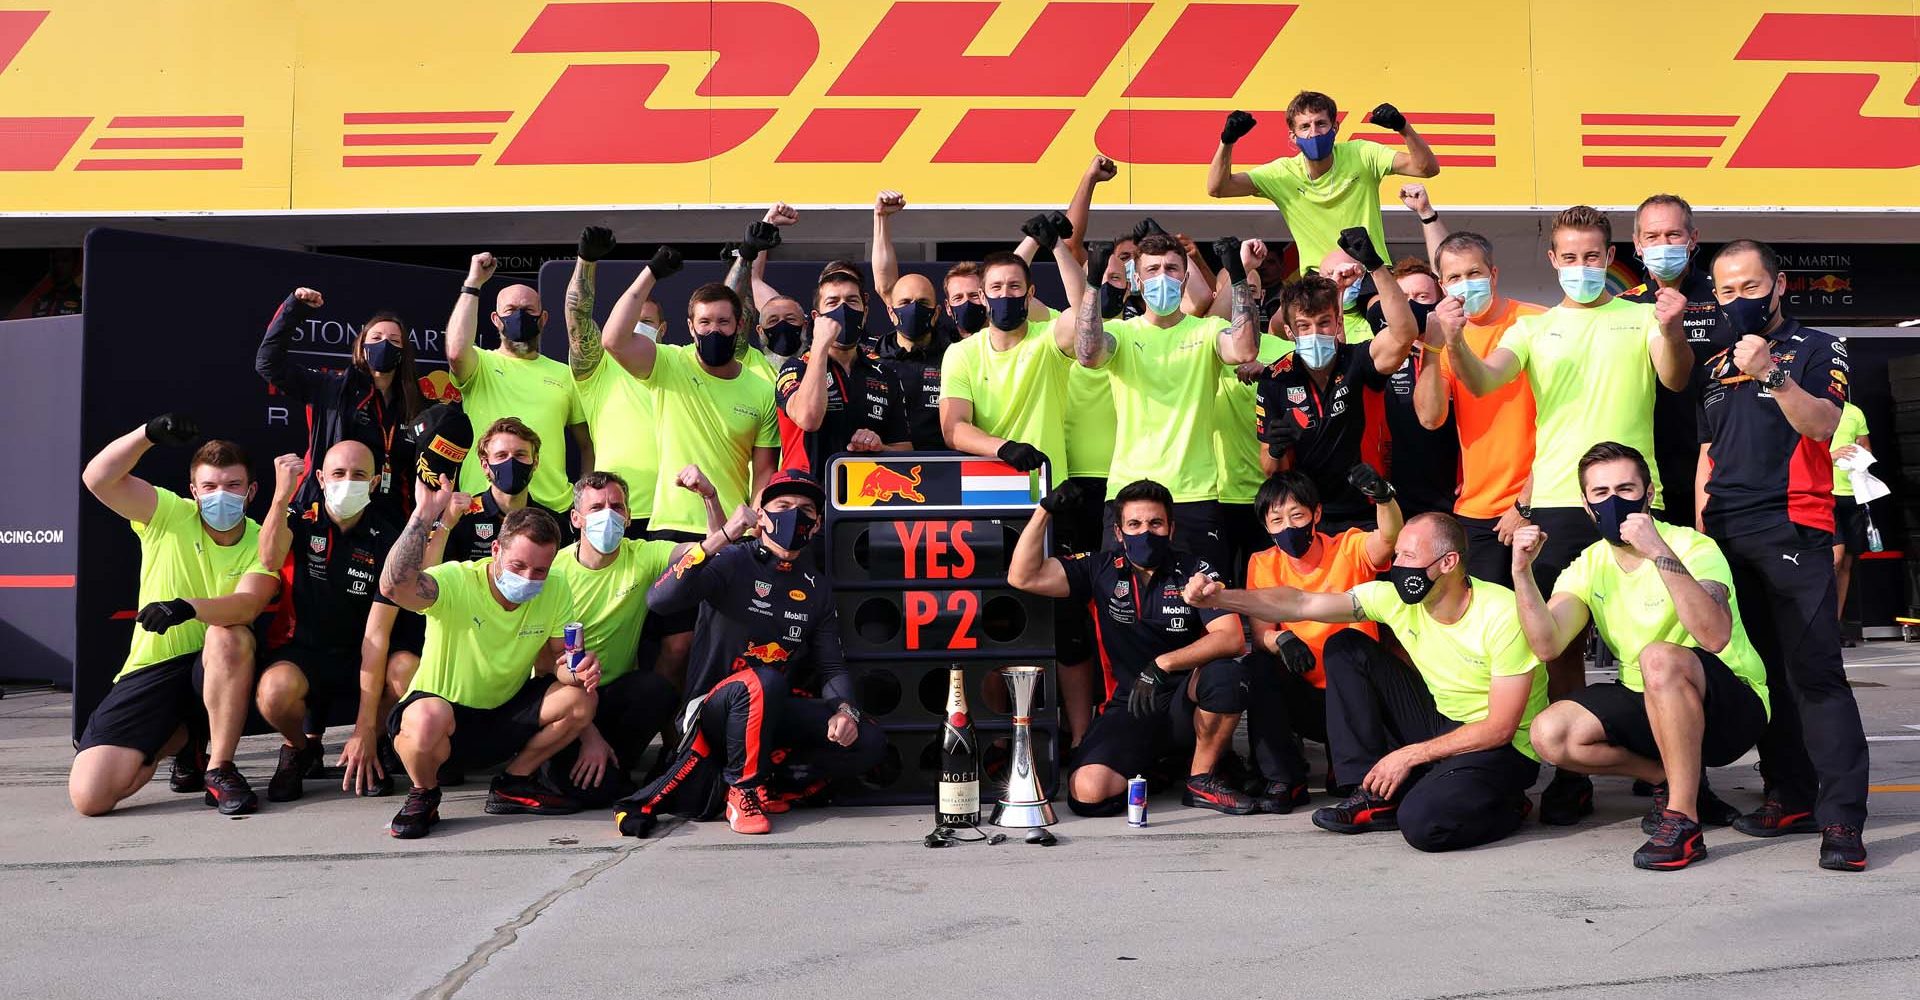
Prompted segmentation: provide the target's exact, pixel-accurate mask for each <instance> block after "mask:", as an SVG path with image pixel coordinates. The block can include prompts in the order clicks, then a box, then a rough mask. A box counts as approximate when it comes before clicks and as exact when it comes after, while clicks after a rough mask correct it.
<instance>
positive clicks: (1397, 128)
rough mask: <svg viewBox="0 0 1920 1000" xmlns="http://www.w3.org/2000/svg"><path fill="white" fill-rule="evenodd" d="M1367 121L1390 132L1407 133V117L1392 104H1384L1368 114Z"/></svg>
mask: <svg viewBox="0 0 1920 1000" xmlns="http://www.w3.org/2000/svg"><path fill="white" fill-rule="evenodd" d="M1367 120H1368V121H1370V122H1372V123H1374V124H1375V125H1378V126H1380V127H1381V128H1384V129H1386V130H1388V131H1390V132H1405V131H1406V130H1407V116H1406V115H1403V114H1401V113H1400V109H1399V108H1396V107H1394V106H1393V105H1391V104H1382V105H1380V106H1379V107H1377V108H1374V109H1373V110H1372V111H1370V112H1368V113H1367Z"/></svg>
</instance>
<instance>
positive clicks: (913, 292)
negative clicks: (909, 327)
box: [887, 274, 939, 307]
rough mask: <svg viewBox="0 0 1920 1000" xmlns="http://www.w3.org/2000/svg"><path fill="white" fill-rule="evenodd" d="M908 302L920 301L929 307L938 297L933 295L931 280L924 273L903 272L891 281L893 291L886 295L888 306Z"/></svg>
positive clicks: (902, 304)
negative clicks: (895, 279)
mask: <svg viewBox="0 0 1920 1000" xmlns="http://www.w3.org/2000/svg"><path fill="white" fill-rule="evenodd" d="M909 302H920V303H923V304H925V305H927V306H929V307H931V306H933V305H934V304H936V303H937V302H939V299H938V298H936V297H935V296H934V291H933V282H932V281H931V280H929V279H928V278H927V276H926V275H924V274H903V275H901V276H900V278H899V280H897V281H895V282H894V283H893V291H892V292H891V293H890V294H888V296H887V304H888V305H890V306H896V307H898V306H904V305H906V304H907V303H909Z"/></svg>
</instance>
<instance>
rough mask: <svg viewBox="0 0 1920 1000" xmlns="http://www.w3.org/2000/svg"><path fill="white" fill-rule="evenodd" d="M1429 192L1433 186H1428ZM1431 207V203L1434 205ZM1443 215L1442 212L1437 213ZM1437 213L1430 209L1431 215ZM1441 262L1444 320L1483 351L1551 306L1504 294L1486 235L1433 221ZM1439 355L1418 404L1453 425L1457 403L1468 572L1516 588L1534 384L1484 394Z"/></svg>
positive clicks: (1423, 420) (1440, 318)
mask: <svg viewBox="0 0 1920 1000" xmlns="http://www.w3.org/2000/svg"><path fill="white" fill-rule="evenodd" d="M1422 195H1423V196H1424V192H1422ZM1429 211H1430V210H1429ZM1438 214H1439V213H1437V212H1436V213H1433V214H1432V217H1433V218H1435V219H1436V220H1437V218H1438ZM1426 217H1427V215H1426V213H1422V218H1423V219H1425V218H1426ZM1426 228H1427V230H1428V236H1429V239H1430V243H1431V244H1437V245H1436V246H1435V249H1434V250H1433V267H1434V270H1435V271H1437V272H1439V274H1440V287H1441V289H1442V290H1444V291H1445V292H1446V293H1447V300H1446V301H1444V302H1442V303H1441V304H1440V305H1439V306H1436V307H1435V308H1434V320H1435V322H1437V323H1440V324H1443V325H1445V324H1453V326H1454V328H1456V329H1462V331H1463V333H1464V335H1465V337H1466V341H1467V346H1468V347H1469V348H1471V349H1472V350H1473V353H1474V354H1475V355H1477V356H1479V357H1482V358H1484V357H1486V356H1487V355H1488V354H1491V353H1493V349H1494V348H1495V347H1498V346H1499V344H1500V338H1501V337H1502V336H1505V334H1506V332H1507V328H1508V327H1510V326H1512V325H1513V323H1514V321H1515V320H1517V319H1519V318H1520V317H1522V316H1531V315H1533V314H1535V313H1541V312H1545V311H1546V310H1545V309H1544V308H1542V307H1540V306H1537V305H1534V304H1533V303H1531V302H1521V301H1518V300H1516V299H1509V298H1505V297H1503V296H1502V295H1501V294H1500V269H1499V268H1498V267H1495V266H1494V264H1493V245H1492V244H1491V243H1488V242H1487V239H1486V237H1484V236H1481V235H1479V234H1478V233H1469V232H1459V233H1454V234H1453V235H1451V236H1449V235H1447V232H1446V229H1445V226H1444V224H1442V223H1440V222H1438V221H1434V222H1430V223H1428V225H1427V227H1426ZM1429 357H1437V358H1438V359H1439V360H1440V363H1439V364H1436V365H1425V366H1423V367H1422V368H1421V370H1420V377H1419V381H1418V382H1417V383H1416V384H1415V386H1414V392H1413V404H1414V410H1415V411H1416V412H1417V413H1418V415H1419V417H1420V425H1421V426H1422V427H1426V428H1429V429H1434V428H1439V427H1442V426H1445V424H1446V422H1447V416H1448V409H1449V404H1451V407H1452V409H1453V411H1454V412H1453V415H1454V425H1455V426H1456V427H1458V428H1459V431H1460V499H1459V500H1458V501H1456V502H1455V503H1454V505H1453V513H1454V516H1455V517H1456V518H1458V519H1459V521H1460V524H1461V526H1462V527H1464V528H1466V529H1467V575H1469V576H1471V577H1473V578H1474V579H1476V580H1485V581H1487V582H1489V583H1497V584H1499V585H1501V586H1502V587H1511V586H1513V553H1512V549H1511V548H1510V546H1511V545H1512V544H1513V533H1514V532H1516V531H1518V530H1520V529H1521V528H1524V527H1526V526H1527V524H1528V523H1529V522H1528V521H1527V513H1528V511H1527V503H1526V501H1527V496H1528V486H1529V485H1530V483H1529V480H1530V479H1531V471H1532V468H1533V438H1534V427H1533V390H1532V389H1530V388H1529V387H1528V386H1527V380H1526V379H1518V378H1517V379H1514V380H1513V381H1511V382H1508V383H1507V384H1506V385H1503V386H1501V387H1500V388H1498V389H1496V390H1494V391H1493V392H1490V393H1488V394H1487V395H1485V396H1476V395H1474V394H1473V393H1472V392H1469V391H1468V390H1467V387H1466V386H1465V385H1463V384H1462V383H1461V382H1460V377H1459V375H1458V374H1456V373H1455V372H1454V370H1453V365H1452V363H1451V362H1450V361H1449V360H1448V357H1447V355H1446V353H1445V352H1443V351H1434V352H1432V353H1431V354H1430V355H1429Z"/></svg>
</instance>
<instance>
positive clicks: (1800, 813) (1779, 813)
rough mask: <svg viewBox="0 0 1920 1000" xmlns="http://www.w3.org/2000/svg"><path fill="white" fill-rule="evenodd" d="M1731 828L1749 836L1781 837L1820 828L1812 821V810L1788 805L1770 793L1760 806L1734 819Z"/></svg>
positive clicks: (1810, 831)
mask: <svg viewBox="0 0 1920 1000" xmlns="http://www.w3.org/2000/svg"><path fill="white" fill-rule="evenodd" d="M1733 828H1734V829H1736V830H1738V831H1740V832H1741V833H1744V834H1746V835H1747V836H1749V837H1781V836H1785V835H1786V834H1789V833H1813V832H1814V831H1816V830H1818V829H1820V827H1819V826H1817V825H1815V823H1814V821H1813V810H1811V809H1802V808H1799V807H1797V806H1789V805H1787V804H1786V803H1785V802H1782V801H1780V800H1779V799H1777V798H1774V797H1773V796H1771V795H1769V796H1767V799H1766V801H1764V802H1762V803H1760V808H1758V809H1755V810H1754V811H1752V812H1750V813H1748V814H1746V815H1745V816H1742V817H1740V818H1739V819H1736V820H1734V821H1733Z"/></svg>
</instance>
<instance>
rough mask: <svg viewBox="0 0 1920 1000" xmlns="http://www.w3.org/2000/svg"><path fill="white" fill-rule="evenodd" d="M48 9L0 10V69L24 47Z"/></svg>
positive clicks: (44, 18)
mask: <svg viewBox="0 0 1920 1000" xmlns="http://www.w3.org/2000/svg"><path fill="white" fill-rule="evenodd" d="M49 13H51V12H50V11H44V10H0V69H6V68H7V64H8V63H10V62H12V61H13V57H14V56H17V55H19V54H20V50H21V49H23V48H26V46H27V39H29V38H32V37H33V33H34V32H36V31H38V30H40V22H42V21H44V20H46V19H47V15H48V14H49Z"/></svg>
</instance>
